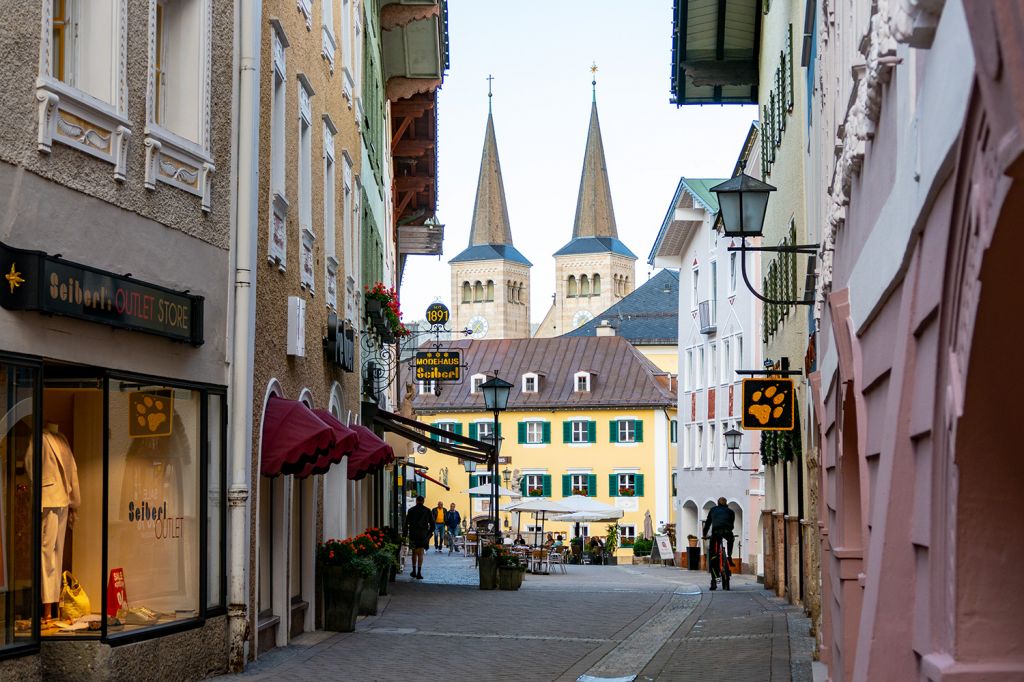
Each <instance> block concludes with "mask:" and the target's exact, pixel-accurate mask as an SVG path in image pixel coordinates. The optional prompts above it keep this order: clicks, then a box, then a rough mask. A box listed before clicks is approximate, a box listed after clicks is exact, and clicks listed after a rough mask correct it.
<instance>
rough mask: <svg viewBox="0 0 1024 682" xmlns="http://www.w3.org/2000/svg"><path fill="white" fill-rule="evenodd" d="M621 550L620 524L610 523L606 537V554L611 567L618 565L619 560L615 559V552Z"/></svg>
mask: <svg viewBox="0 0 1024 682" xmlns="http://www.w3.org/2000/svg"><path fill="white" fill-rule="evenodd" d="M618 548H619V524H617V523H609V524H608V532H607V534H606V535H605V536H604V551H605V554H606V560H607V562H608V564H609V565H610V566H614V565H615V564H616V563H618V559H616V557H615V550H617V549H618Z"/></svg>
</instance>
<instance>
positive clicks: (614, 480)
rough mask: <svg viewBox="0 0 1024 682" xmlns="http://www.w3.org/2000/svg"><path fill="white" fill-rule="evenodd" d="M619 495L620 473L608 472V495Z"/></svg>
mask: <svg viewBox="0 0 1024 682" xmlns="http://www.w3.org/2000/svg"><path fill="white" fill-rule="evenodd" d="M618 496H619V476H618V474H608V497H618Z"/></svg>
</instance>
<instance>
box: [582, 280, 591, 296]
mask: <svg viewBox="0 0 1024 682" xmlns="http://www.w3.org/2000/svg"><path fill="white" fill-rule="evenodd" d="M580 296H590V278H589V277H587V276H586V275H580Z"/></svg>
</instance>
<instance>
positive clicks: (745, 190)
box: [711, 173, 818, 306]
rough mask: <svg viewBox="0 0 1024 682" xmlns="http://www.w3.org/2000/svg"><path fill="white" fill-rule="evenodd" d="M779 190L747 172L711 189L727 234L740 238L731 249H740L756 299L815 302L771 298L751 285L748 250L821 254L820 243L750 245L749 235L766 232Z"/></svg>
mask: <svg viewBox="0 0 1024 682" xmlns="http://www.w3.org/2000/svg"><path fill="white" fill-rule="evenodd" d="M775 190H776V188H775V187H773V186H771V185H769V184H768V183H766V182H761V181H760V180H758V179H756V178H752V177H750V176H749V175H747V174H746V173H740V174H739V175H737V176H735V177H732V178H729V179H728V180H726V181H725V182H723V183H720V184H718V185H715V186H714V187H712V188H711V191H712V192H714V193H715V194H716V195H718V208H719V214H720V215H721V217H722V227H723V231H724V232H725V236H726V237H739V238H740V245H739V246H730V247H729V249H728V250H729V251H739V252H740V271H741V272H742V274H743V282H744V283H745V284H746V285H747V289H749V290H750V293H752V294H753V295H754V296H755V297H756V298H758V299H760V300H761V301H764V302H765V303H769V304H772V305H784V306H791V305H814V297H813V296H812V297H811V298H810V299H798V300H792V301H784V300H776V299H771V298H767V297H766V296H764V295H762V294H761V293H760V292H758V291H757V290H756V289H754V287H753V286H752V285H751V284H750V279H748V277H747V251H770V252H772V253H793V254H803V255H805V256H811V265H812V266H813V263H814V256H815V255H816V254H817V253H818V245H817V244H788V245H784V246H747V237H760V236H762V234H763V233H764V216H765V213H766V212H767V210H768V196H769V195H770V194H771V193H772V192H774V191H775ZM813 277H814V268H813V267H810V266H809V267H808V275H807V281H808V282H809V283H810V285H813V283H814V279H813Z"/></svg>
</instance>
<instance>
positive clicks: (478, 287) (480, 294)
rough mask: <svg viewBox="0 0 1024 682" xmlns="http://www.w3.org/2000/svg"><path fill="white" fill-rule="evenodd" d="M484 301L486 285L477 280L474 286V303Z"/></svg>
mask: <svg viewBox="0 0 1024 682" xmlns="http://www.w3.org/2000/svg"><path fill="white" fill-rule="evenodd" d="M483 300H484V285H483V283H482V282H481V281H480V280H477V281H476V283H475V284H474V285H473V302H474V303H479V302H480V301H483Z"/></svg>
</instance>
